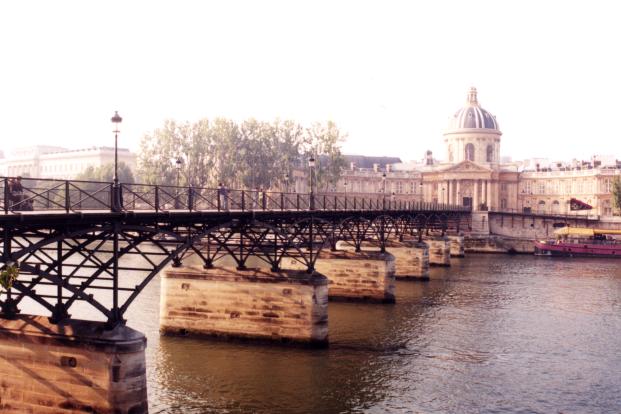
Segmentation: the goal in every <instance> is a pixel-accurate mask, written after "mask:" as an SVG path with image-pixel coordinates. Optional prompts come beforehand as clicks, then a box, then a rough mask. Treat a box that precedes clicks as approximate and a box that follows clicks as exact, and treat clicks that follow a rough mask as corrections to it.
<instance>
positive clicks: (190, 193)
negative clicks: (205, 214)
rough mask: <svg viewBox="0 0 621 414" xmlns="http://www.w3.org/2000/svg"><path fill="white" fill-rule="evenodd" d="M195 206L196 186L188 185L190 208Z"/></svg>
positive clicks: (190, 209)
mask: <svg viewBox="0 0 621 414" xmlns="http://www.w3.org/2000/svg"><path fill="white" fill-rule="evenodd" d="M193 206H194V187H192V186H190V187H188V210H189V211H192V209H193Z"/></svg>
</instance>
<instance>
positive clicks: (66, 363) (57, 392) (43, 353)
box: [0, 315, 148, 414]
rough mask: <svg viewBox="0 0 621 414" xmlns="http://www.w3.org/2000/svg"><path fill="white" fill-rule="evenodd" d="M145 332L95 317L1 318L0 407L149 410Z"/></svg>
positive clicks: (110, 412) (133, 413) (111, 413)
mask: <svg viewBox="0 0 621 414" xmlns="http://www.w3.org/2000/svg"><path fill="white" fill-rule="evenodd" d="M145 347H146V339H145V337H144V335H143V334H142V333H140V332H137V331H135V330H133V329H131V328H128V327H124V326H120V327H117V328H116V329H114V330H105V329H104V325H103V324H102V323H100V322H90V321H80V320H67V321H64V322H63V323H61V324H58V325H54V324H51V323H49V322H48V318H46V317H43V316H29V315H19V316H18V318H17V319H15V320H5V319H0V372H2V377H1V378H0V412H2V413H58V414H65V413H66V414H69V413H83V412H84V413H103V414H141V413H147V412H148V404H147V381H146V367H145V356H144V350H145Z"/></svg>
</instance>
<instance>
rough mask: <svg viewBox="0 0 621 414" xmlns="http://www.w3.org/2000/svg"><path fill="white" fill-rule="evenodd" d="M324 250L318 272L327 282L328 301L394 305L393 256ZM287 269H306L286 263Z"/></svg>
mask: <svg viewBox="0 0 621 414" xmlns="http://www.w3.org/2000/svg"><path fill="white" fill-rule="evenodd" d="M340 245H341V244H340V243H339V244H338V245H337V250H336V251H329V250H322V251H321V253H320V254H319V257H318V258H317V261H316V262H315V269H316V270H317V271H318V272H319V273H321V274H323V275H325V276H326V278H327V279H328V297H329V298H330V299H331V300H345V301H364V302H375V303H394V302H395V257H394V256H393V255H391V254H390V253H381V252H379V251H376V252H372V251H363V252H358V253H355V252H353V251H349V250H340V249H339V247H340ZM283 266H285V267H290V268H301V267H302V266H303V265H302V264H301V263H300V262H298V261H295V260H293V259H287V261H286V263H284V264H283Z"/></svg>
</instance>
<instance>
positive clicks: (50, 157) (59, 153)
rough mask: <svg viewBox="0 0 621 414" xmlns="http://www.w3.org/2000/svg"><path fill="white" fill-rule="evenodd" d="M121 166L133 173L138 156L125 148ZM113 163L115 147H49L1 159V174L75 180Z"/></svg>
mask: <svg viewBox="0 0 621 414" xmlns="http://www.w3.org/2000/svg"><path fill="white" fill-rule="evenodd" d="M118 159H119V162H123V163H125V164H127V165H128V166H129V167H130V168H131V170H132V171H133V170H134V169H135V167H136V155H135V154H133V153H131V152H130V151H129V150H128V149H126V148H119V149H118ZM113 162H114V148H113V147H89V148H82V149H76V150H68V149H66V148H62V147H56V146H50V145H36V146H32V147H24V148H18V149H15V150H13V151H10V152H9V153H8V154H7V157H6V158H4V159H0V174H1V175H4V176H17V175H22V176H25V177H37V178H56V179H72V178H75V177H76V176H77V175H78V174H80V173H81V172H83V171H84V170H86V169H87V168H88V167H89V166H92V167H95V168H97V167H100V166H102V165H105V164H109V163H113Z"/></svg>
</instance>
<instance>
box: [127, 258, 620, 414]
mask: <svg viewBox="0 0 621 414" xmlns="http://www.w3.org/2000/svg"><path fill="white" fill-rule="evenodd" d="M452 263H453V266H452V267H451V268H448V269H444V268H435V269H432V271H431V281H429V282H397V289H396V293H397V303H396V304H394V305H379V304H355V303H335V302H330V305H329V329H330V343H331V345H330V347H329V348H328V349H320V350H313V349H302V348H290V347H285V346H266V345H255V344H248V343H226V342H219V341H214V340H199V339H191V338H171V337H160V336H159V333H158V313H159V280H158V279H155V280H154V281H153V283H151V284H150V285H149V286H148V287H147V289H146V290H145V291H144V292H143V294H142V295H141V296H140V298H139V299H138V300H137V301H136V302H135V303H134V305H132V308H130V311H129V312H128V314H127V317H128V320H129V323H128V324H129V325H130V326H131V327H133V328H135V329H138V330H140V331H142V332H144V333H145V334H146V336H147V339H148V349H147V353H146V357H147V366H148V386H149V403H150V412H151V413H363V412H364V413H384V412H391V413H564V414H570V413H619V412H621V392H620V391H621V261H614V260H595V259H554V258H537V257H533V256H505V255H469V256H468V257H466V258H464V259H453V261H452Z"/></svg>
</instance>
